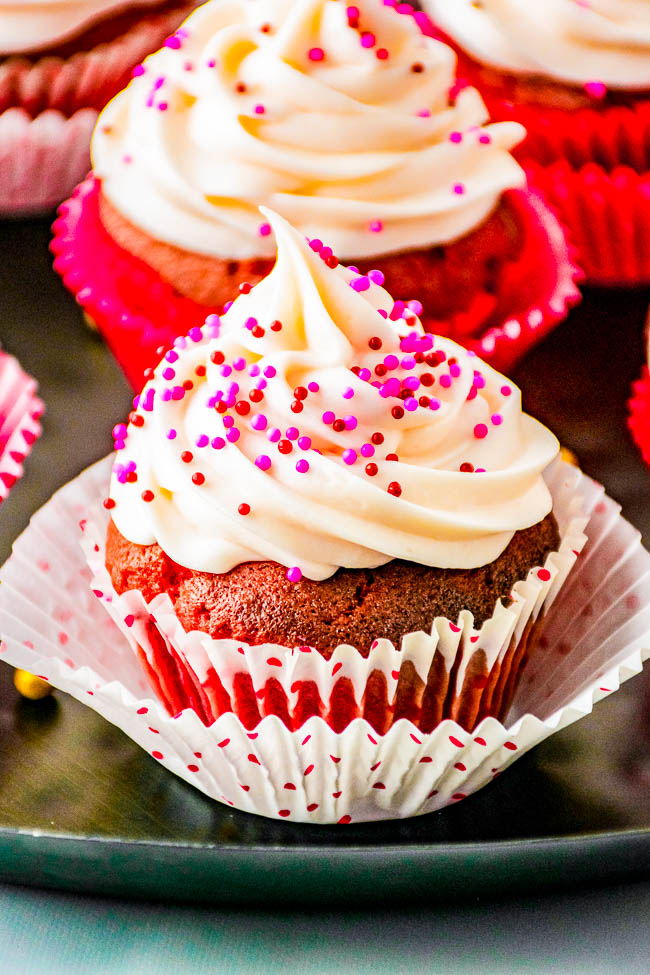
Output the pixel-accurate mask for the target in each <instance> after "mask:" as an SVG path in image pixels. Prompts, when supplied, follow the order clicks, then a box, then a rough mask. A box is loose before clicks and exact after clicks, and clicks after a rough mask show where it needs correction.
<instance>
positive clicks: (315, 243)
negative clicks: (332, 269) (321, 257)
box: [309, 237, 323, 254]
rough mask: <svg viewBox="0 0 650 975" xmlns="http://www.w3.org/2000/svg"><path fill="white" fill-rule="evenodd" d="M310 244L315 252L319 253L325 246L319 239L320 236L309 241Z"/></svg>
mask: <svg viewBox="0 0 650 975" xmlns="http://www.w3.org/2000/svg"><path fill="white" fill-rule="evenodd" d="M309 246H310V247H311V249H312V250H313V251H314V252H315V253H317V254H318V253H320V250H321V248H322V246H323V241H322V240H319V239H318V237H314V238H313V239H312V240H310V241H309Z"/></svg>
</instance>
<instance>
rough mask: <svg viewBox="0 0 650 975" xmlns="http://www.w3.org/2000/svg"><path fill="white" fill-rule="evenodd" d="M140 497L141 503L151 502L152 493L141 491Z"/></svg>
mask: <svg viewBox="0 0 650 975" xmlns="http://www.w3.org/2000/svg"><path fill="white" fill-rule="evenodd" d="M140 497H141V498H142V500H143V501H153V491H143V492H142V494H141V495H140Z"/></svg>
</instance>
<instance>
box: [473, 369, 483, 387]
mask: <svg viewBox="0 0 650 975" xmlns="http://www.w3.org/2000/svg"><path fill="white" fill-rule="evenodd" d="M474 385H475V386H476V388H477V389H483V387H484V386H485V379H484V378H483V376H482V375H481V374H480V372H475V373H474Z"/></svg>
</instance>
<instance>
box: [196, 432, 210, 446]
mask: <svg viewBox="0 0 650 975" xmlns="http://www.w3.org/2000/svg"><path fill="white" fill-rule="evenodd" d="M209 443H210V438H209V437H206V435H205V434H204V433H202V434H201V436H200V437H199V438H198V439H197V441H196V446H197V447H207V446H208V444H209Z"/></svg>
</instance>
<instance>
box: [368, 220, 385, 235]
mask: <svg viewBox="0 0 650 975" xmlns="http://www.w3.org/2000/svg"><path fill="white" fill-rule="evenodd" d="M383 229H384V225H383V223H382V222H381V220H371V221H370V223H369V224H368V230H369V231H370V233H372V234H380V233H381V232H382V230H383Z"/></svg>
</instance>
